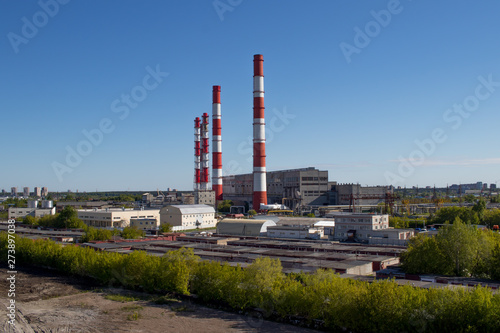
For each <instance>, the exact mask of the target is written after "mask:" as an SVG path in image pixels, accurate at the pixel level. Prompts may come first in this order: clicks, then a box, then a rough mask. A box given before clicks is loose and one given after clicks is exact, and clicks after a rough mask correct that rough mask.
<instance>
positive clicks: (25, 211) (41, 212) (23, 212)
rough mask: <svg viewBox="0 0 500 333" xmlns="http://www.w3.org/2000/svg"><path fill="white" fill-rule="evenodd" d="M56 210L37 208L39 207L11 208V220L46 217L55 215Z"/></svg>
mask: <svg viewBox="0 0 500 333" xmlns="http://www.w3.org/2000/svg"><path fill="white" fill-rule="evenodd" d="M55 214H56V208H55V207H52V208H37V207H28V208H26V207H23V208H19V207H9V219H17V218H23V217H26V216H28V215H30V216H33V217H36V218H38V217H43V216H45V215H55Z"/></svg>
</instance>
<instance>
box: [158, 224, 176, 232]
mask: <svg viewBox="0 0 500 333" xmlns="http://www.w3.org/2000/svg"><path fill="white" fill-rule="evenodd" d="M172 229H173V227H172V225H171V224H170V223H164V224H160V232H162V233H169V232H172Z"/></svg>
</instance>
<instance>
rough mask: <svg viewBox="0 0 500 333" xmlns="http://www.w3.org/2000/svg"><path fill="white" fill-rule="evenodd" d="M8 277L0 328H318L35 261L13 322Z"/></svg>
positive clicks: (0, 272) (25, 274)
mask: <svg viewBox="0 0 500 333" xmlns="http://www.w3.org/2000/svg"><path fill="white" fill-rule="evenodd" d="M7 277H8V274H7V269H5V268H0V291H1V292H0V303H2V304H1V305H0V318H1V321H0V331H1V332H44V333H45V332H47V333H48V332H58V333H59V332H86V333H87V332H89V333H94V332H95V333H100V332H214V333H215V332H217V333H219V332H304V333H305V332H317V331H314V330H310V329H305V328H301V327H295V326H292V325H286V324H280V323H275V322H271V321H267V320H263V319H262V318H259V317H252V316H249V315H239V314H237V313H231V312H225V311H221V310H216V309H212V308H207V307H204V306H201V305H199V304H196V303H194V302H192V301H191V300H189V299H184V300H182V299H178V298H172V297H170V296H166V297H163V298H162V299H158V297H159V296H162V295H157V296H156V295H149V294H146V293H139V292H133V291H129V290H124V289H116V288H102V287H100V286H96V284H95V282H94V281H92V280H89V279H84V278H78V277H73V276H64V275H60V274H58V273H56V272H53V271H50V270H46V269H40V268H33V267H26V268H23V269H18V272H17V274H16V296H15V300H16V306H17V316H16V326H15V328H13V327H12V326H11V325H9V324H8V322H7V320H8V318H7V309H6V307H7V305H8V302H9V298H8V297H7V291H8V289H9V287H8V286H9V284H8V281H7ZM159 300H160V301H161V302H158V301H159ZM155 301H156V302H155ZM157 303H160V304H157Z"/></svg>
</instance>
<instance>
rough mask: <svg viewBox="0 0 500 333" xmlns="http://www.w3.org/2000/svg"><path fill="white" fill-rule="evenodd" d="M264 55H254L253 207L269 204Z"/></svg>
mask: <svg viewBox="0 0 500 333" xmlns="http://www.w3.org/2000/svg"><path fill="white" fill-rule="evenodd" d="M265 128H266V122H265V119H264V57H263V56H262V54H256V55H254V56H253V209H254V210H256V211H257V212H259V211H260V205H261V204H264V205H267V183H266V129H265Z"/></svg>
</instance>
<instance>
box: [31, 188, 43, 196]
mask: <svg viewBox="0 0 500 333" xmlns="http://www.w3.org/2000/svg"><path fill="white" fill-rule="evenodd" d="M33 196H35V197H37V198H39V197H41V196H42V189H41V188H40V187H38V186H35V188H34V189H33Z"/></svg>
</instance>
